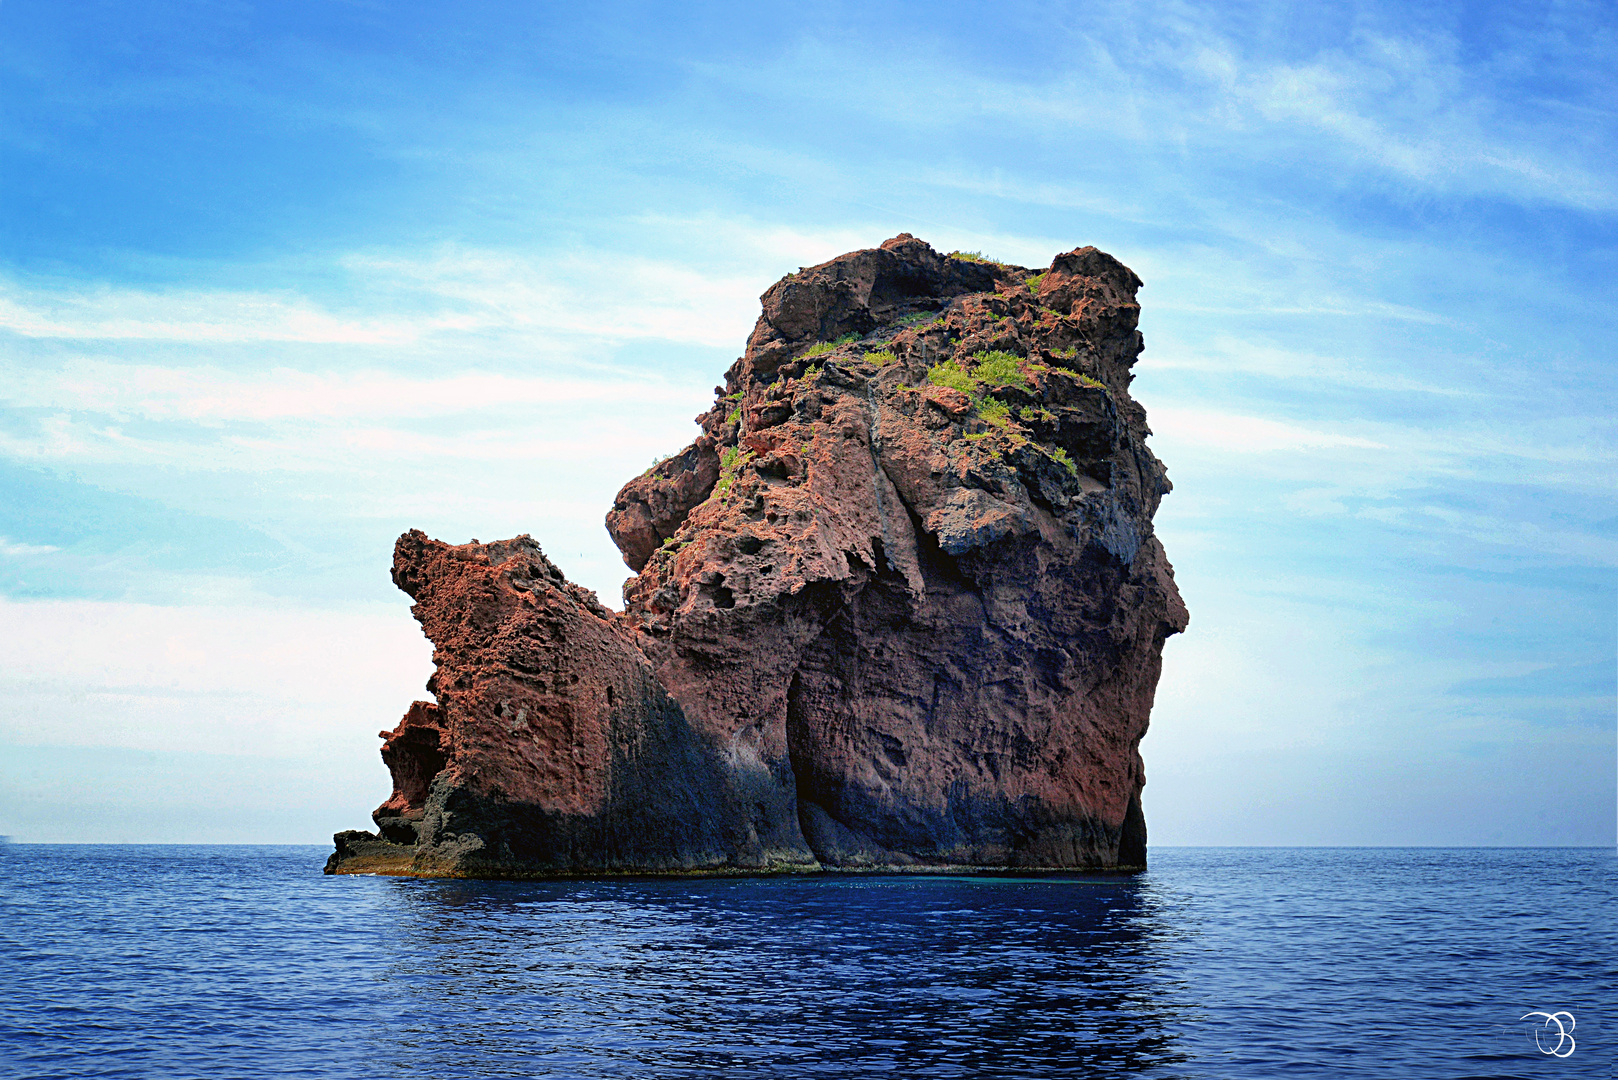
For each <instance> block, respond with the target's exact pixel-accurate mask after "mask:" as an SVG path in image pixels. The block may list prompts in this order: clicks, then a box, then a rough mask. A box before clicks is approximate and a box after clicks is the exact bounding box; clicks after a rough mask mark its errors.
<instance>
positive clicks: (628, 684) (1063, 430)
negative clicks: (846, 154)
mask: <svg viewBox="0 0 1618 1080" xmlns="http://www.w3.org/2000/svg"><path fill="white" fill-rule="evenodd" d="M1139 286H1140V281H1139V279H1138V278H1136V277H1135V275H1134V274H1133V273H1132V272H1131V271H1130V270H1129V269H1128V268H1127V267H1125V266H1123V265H1122V264H1120V263H1118V262H1117V261H1116V260H1114V259H1113V258H1111V257H1110V256H1108V255H1105V254H1103V253H1101V252H1098V251H1096V250H1095V249H1094V248H1081V249H1079V250H1077V251H1073V252H1069V253H1067V254H1064V255H1059V256H1057V258H1056V259H1055V260H1054V261H1053V263H1052V264H1051V267H1050V268H1049V270H1047V271H1045V272H1043V273H1038V274H1036V273H1035V272H1034V271H1031V270H1028V269H1026V268H1022V267H1014V266H1006V265H1002V264H997V263H986V262H978V261H971V260H968V259H962V258H957V257H951V256H945V255H941V254H940V253H938V252H936V251H934V250H933V249H932V248H930V247H929V246H928V245H926V244H925V243H923V242H921V241H919V240H916V239H914V238H912V237H910V236H908V235H902V236H899V237H896V238H895V239H893V240H890V241H888V242H887V243H885V244H883V245H882V247H881V248H877V249H870V250H866V251H859V252H854V253H852V254H850V255H845V256H842V257H840V258H838V259H834V260H832V261H831V262H829V263H825V264H822V265H821V266H817V267H812V268H810V269H807V270H804V271H801V272H800V273H798V274H795V275H791V276H789V277H787V278H785V279H783V280H782V281H780V282H778V283H776V284H775V285H774V286H772V287H771V288H770V289H769V291H767V292H766V293H765V294H764V297H763V305H764V311H763V315H762V317H761V318H760V319H759V322H758V325H757V327H756V328H755V330H754V331H753V334H752V337H751V338H750V339H749V342H748V349H747V354H746V355H745V356H744V357H742V358H741V359H740V360H738V361H737V363H736V364H735V365H734V366H733V367H732V368H731V370H730V371H729V373H728V374H727V376H726V383H725V386H724V387H722V388H718V394H717V398H718V399H717V400H716V401H715V403H714V406H713V407H712V408H711V409H710V410H709V411H708V412H706V413H705V414H703V415H702V416H701V417H699V418H698V423H699V424H700V425H701V428H702V433H701V435H699V437H698V438H697V439H696V440H695V441H694V442H693V443H692V445H691V446H689V447H687V448H686V449H685V450H684V451H683V452H681V453H680V454H677V455H675V456H674V457H672V458H670V459H668V460H666V461H664V462H662V463H660V464H659V465H658V466H656V467H655V468H653V469H652V470H649V471H648V472H647V473H646V474H645V475H643V476H641V477H639V478H637V479H635V480H633V481H631V482H630V483H629V484H627V485H625V487H624V489H623V490H622V491H621V492H620V493H619V495H618V498H617V500H616V501H615V503H614V506H613V509H612V511H611V512H610V513H609V514H608V517H607V525H608V529H609V531H610V532H611V533H612V536H613V538H614V540H615V541H616V542H617V544H618V546H619V549H620V550H621V551H622V552H623V554H624V559H625V562H626V563H627V564H628V565H629V566H630V568H631V569H633V570H635V571H637V574H636V576H635V577H634V578H632V579H631V580H630V581H629V582H627V583H626V585H625V588H624V600H625V609H624V611H623V612H622V613H621V614H620V613H614V612H610V611H608V610H606V609H605V608H603V607H601V606H600V605H599V604H597V603H596V602H595V598H594V596H593V595H591V594H589V593H587V592H585V591H584V590H581V589H579V588H578V587H576V586H573V585H570V584H568V583H567V582H566V581H565V579H564V578H563V577H562V575H561V573H560V571H558V570H557V569H556V568H555V567H554V566H552V565H551V564H550V563H549V561H548V560H546V559H545V557H544V556H543V555H542V554H541V553H540V551H539V549H538V547H537V545H535V544H534V543H533V542H532V541H531V540H529V539H528V538H527V537H520V538H518V539H516V540H512V541H506V542H503V543H500V544H476V543H473V544H468V545H463V546H460V547H450V546H448V545H444V544H440V543H438V542H436V541H432V540H429V539H427V538H426V537H425V536H423V535H421V534H420V533H410V534H407V535H406V536H404V537H401V538H400V541H399V544H398V546H397V548H396V550H395V562H394V579H395V581H396V582H397V583H398V584H399V586H400V587H401V588H403V589H405V591H407V592H409V593H410V594H411V596H412V597H414V598H415V599H416V606H415V608H414V609H413V610H414V611H415V613H416V615H417V618H418V619H420V620H421V622H422V626H423V629H424V630H425V631H426V632H427V635H428V637H429V638H430V639H431V640H432V641H433V643H434V645H435V646H436V649H435V655H434V659H435V662H436V663H437V665H438V671H437V673H436V674H435V675H434V677H433V680H432V681H431V683H430V684H429V689H430V690H431V691H432V692H433V693H434V695H435V696H436V697H437V699H438V701H437V703H436V704H429V703H422V702H418V703H416V704H415V705H414V706H412V708H411V711H410V712H409V713H408V714H407V715H406V717H405V719H404V720H403V721H402V722H401V724H400V726H399V728H398V729H396V730H395V731H394V732H391V733H384V735H385V737H386V739H387V742H386V744H385V747H384V750H383V756H384V760H385V761H386V762H387V763H388V765H389V768H390V769H391V770H392V772H393V776H394V785H395V790H394V794H393V796H392V797H391V798H390V799H389V800H388V801H387V802H385V803H384V804H383V805H382V806H381V807H379V808H378V810H377V812H376V815H375V816H376V820H377V823H378V826H379V828H380V830H381V833H382V836H381V837H373V836H371V834H365V833H345V834H340V836H339V838H338V847H339V851H338V854H337V855H334V856H333V860H332V864H331V866H329V867H328V868H329V869H335V870H344V869H354V870H361V869H371V870H374V869H378V868H384V869H385V868H387V867H385V866H384V865H383V864H385V863H386V862H387V859H388V858H389V853H390V852H392V855H391V857H392V859H393V860H394V861H393V863H392V864H389V865H391V868H392V869H394V870H395V871H398V872H413V873H448V874H455V873H465V874H539V873H590V872H602V871H642V872H657V871H702V870H768V869H812V868H815V867H826V868H873V867H894V868H899V867H903V868H913V869H926V868H947V867H959V866H972V867H1018V868H1025V869H1026V868H1124V867H1138V866H1142V865H1144V862H1145V823H1144V818H1143V817H1142V814H1141V809H1140V792H1141V788H1142V785H1143V783H1144V773H1143V769H1142V764H1141V760H1140V755H1139V752H1138V746H1139V742H1140V739H1141V736H1142V735H1143V734H1144V733H1145V731H1146V724H1147V719H1148V716H1149V714H1150V711H1151V705H1152V697H1153V693H1154V690H1155V688H1156V684H1157V679H1158V673H1159V668H1160V658H1161V653H1162V647H1163V642H1164V640H1165V639H1166V638H1167V637H1168V636H1169V635H1170V634H1174V633H1177V632H1179V631H1180V630H1182V629H1184V627H1185V625H1186V611H1185V608H1184V606H1183V604H1182V603H1181V601H1180V597H1179V594H1178V592H1177V591H1176V589H1175V586H1174V580H1173V574H1172V571H1171V569H1170V567H1169V564H1168V560H1167V559H1166V558H1165V556H1164V553H1163V549H1162V546H1161V545H1160V544H1159V543H1158V541H1157V539H1156V538H1155V536H1153V534H1152V525H1151V522H1152V515H1153V513H1154V512H1155V511H1156V509H1157V505H1158V501H1159V499H1160V498H1161V497H1162V495H1163V494H1164V493H1165V492H1167V491H1168V490H1169V484H1168V480H1167V478H1166V476H1165V474H1164V470H1163V468H1162V466H1161V464H1160V463H1159V462H1158V461H1157V459H1156V458H1155V457H1153V456H1152V453H1151V451H1150V450H1148V449H1147V448H1146V445H1145V441H1144V440H1145V438H1146V436H1147V435H1148V434H1149V432H1148V429H1147V427H1146V418H1145V413H1144V411H1143V410H1142V409H1141V407H1140V406H1139V405H1138V404H1137V403H1136V402H1135V401H1134V400H1133V399H1132V398H1131V397H1130V396H1129V392H1128V386H1129V381H1130V378H1131V375H1130V366H1131V365H1132V364H1133V363H1134V361H1135V359H1136V357H1137V356H1138V355H1139V353H1140V351H1141V347H1142V345H1141V338H1140V335H1139V333H1138V332H1137V331H1136V321H1137V317H1138V315H1139V308H1138V306H1137V305H1136V303H1135V293H1136V290H1137V289H1138V288H1139ZM345 838H347V839H346V840H345ZM345 850H346V851H347V852H348V854H345Z"/></svg>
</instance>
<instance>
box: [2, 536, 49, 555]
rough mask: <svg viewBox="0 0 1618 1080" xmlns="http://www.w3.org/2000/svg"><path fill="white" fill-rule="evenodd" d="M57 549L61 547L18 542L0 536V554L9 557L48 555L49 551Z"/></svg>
mask: <svg viewBox="0 0 1618 1080" xmlns="http://www.w3.org/2000/svg"><path fill="white" fill-rule="evenodd" d="M59 550H61V549H60V548H55V547H52V546H51V545H49V544H19V543H16V542H15V541H12V540H8V539H7V538H6V537H4V536H0V555H4V556H7V557H9V558H26V557H28V556H30V555H49V554H50V553H51V552H53V551H59Z"/></svg>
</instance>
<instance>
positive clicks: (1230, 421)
mask: <svg viewBox="0 0 1618 1080" xmlns="http://www.w3.org/2000/svg"><path fill="white" fill-rule="evenodd" d="M1151 421H1152V428H1153V430H1154V431H1155V432H1157V433H1158V434H1159V435H1161V436H1163V437H1165V438H1168V439H1174V440H1178V441H1181V442H1188V443H1195V444H1202V445H1206V446H1214V447H1218V448H1219V449H1221V450H1234V451H1238V452H1241V453H1253V454H1263V453H1273V452H1275V451H1280V450H1329V449H1343V448H1351V449H1356V450H1386V449H1388V447H1387V444H1385V443H1380V442H1377V441H1376V440H1374V439H1368V438H1365V437H1363V436H1360V435H1346V434H1340V433H1336V432H1330V431H1317V430H1314V429H1311V428H1305V427H1299V426H1297V425H1295V424H1288V423H1283V422H1282V421H1279V420H1267V419H1264V418H1263V417H1258V416H1242V415H1238V414H1236V413H1227V412H1219V411H1216V410H1212V409H1185V408H1172V407H1165V406H1161V405H1159V406H1154V407H1153V409H1152V411H1151Z"/></svg>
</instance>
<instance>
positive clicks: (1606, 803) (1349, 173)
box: [0, 0, 1618, 844]
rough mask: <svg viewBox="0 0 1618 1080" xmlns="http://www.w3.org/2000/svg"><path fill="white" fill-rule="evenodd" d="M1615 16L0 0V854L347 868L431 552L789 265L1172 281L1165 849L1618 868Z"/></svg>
mask: <svg viewBox="0 0 1618 1080" xmlns="http://www.w3.org/2000/svg"><path fill="white" fill-rule="evenodd" d="M1614 56H1618V14H1615V12H1614V10H1613V9H1612V8H1611V6H1610V5H1601V4H1577V3H1571V4H1526V5H1524V4H1510V5H1508V4H1495V5H1487V4H1466V5H1461V4H1450V5H1409V6H1401V5H1391V4H1355V5H1342V4H1318V5H1298V6H1295V7H1294V6H1286V5H1278V4H1268V3H1253V4H1224V3H1221V4H1205V5H1188V4H1151V5H1145V4H1141V5H1132V4H1068V5H1061V4H1016V3H1012V4H1002V5H996V6H993V7H990V8H985V7H982V6H980V5H947V4H936V3H934V4H916V5H880V6H872V5H863V4H862V5H846V6H845V5H835V4H828V5H817V6H813V7H812V9H808V8H805V7H801V6H792V7H786V6H782V7H767V8H761V7H760V6H759V5H735V6H729V5H708V6H701V7H689V6H687V7H682V8H680V9H679V10H678V11H676V10H673V9H672V8H669V7H666V6H652V5H645V6H636V5H588V6H570V7H569V8H567V9H565V10H564V9H563V8H562V6H560V5H558V6H557V7H556V9H554V10H548V9H545V8H543V7H536V6H533V5H515V4H499V3H484V4H461V5H453V6H449V5H428V4H414V5H412V4H380V3H358V2H356V3H319V4H312V3H311V4H297V3H281V4H274V5H255V4H252V3H236V4H223V3H217V2H212V3H206V4H203V3H156V2H146V3H141V4H133V3H102V4H96V3H87V4H82V5H61V4H47V3H44V2H38V0H6V2H5V3H4V4H0V101H4V103H5V104H4V107H3V109H0V350H3V352H0V355H3V356H4V363H5V369H4V370H5V373H6V378H5V379H4V381H3V383H0V493H3V498H0V634H3V636H4V639H5V641H6V642H7V644H6V655H7V663H6V664H5V665H3V666H0V702H3V704H0V832H4V833H10V834H12V835H14V836H16V837H18V838H20V839H27V840H41V841H51V840H61V841H80V840H84V841H95V840H106V841H210V842H212V841H219V842H223V841H230V840H240V841H245V842H259V841H262V842H276V841H289V842H291V841H299V842H302V841H309V842H318V841H321V840H323V839H325V838H326V837H328V836H329V834H330V833H331V832H332V831H333V830H334V829H337V828H346V827H358V826H362V825H364V824H365V822H366V815H367V814H368V812H369V810H370V808H371V807H372V806H374V805H375V804H376V803H378V802H380V801H381V799H382V798H383V797H384V796H385V795H386V793H387V786H388V785H387V781H386V773H385V770H384V769H383V768H382V766H381V764H380V762H379V760H378V759H377V757H376V747H377V739H376V737H375V733H376V732H377V731H378V730H379V729H381V728H387V727H392V726H393V724H394V723H395V722H396V720H397V718H398V716H399V715H400V714H401V713H402V712H403V711H404V708H405V707H406V706H407V705H408V703H409V701H410V700H411V699H412V698H414V697H416V696H420V695H421V694H422V693H423V691H422V690H421V684H422V683H423V681H424V680H425V678H426V676H427V674H428V673H429V671H430V660H429V656H430V652H429V649H428V647H427V645H426V643H425V641H424V640H423V639H422V638H421V635H420V633H419V631H418V630H417V629H416V627H415V624H414V623H413V621H412V620H411V619H410V617H409V615H408V601H407V600H406V599H405V598H404V597H403V596H402V594H398V593H396V592H395V591H394V590H393V588H392V586H391V584H390V583H389V581H388V572H387V571H388V563H389V559H390V551H391V544H392V540H393V538H394V537H395V536H396V535H397V534H398V533H399V532H401V531H403V530H404V529H406V528H411V527H419V528H423V529H425V530H427V531H428V532H430V533H432V534H434V535H436V536H440V537H442V538H444V539H448V540H453V541H464V540H466V539H469V538H471V537H479V538H482V539H485V540H487V539H495V538H499V537H505V536H509V535H513V534H516V533H519V532H529V533H532V534H533V535H534V536H535V537H536V538H537V539H538V540H539V541H540V543H541V544H542V545H543V546H544V547H545V549H546V551H547V552H548V553H549V554H551V555H552V556H553V557H554V558H555V559H556V560H557V561H558V563H559V564H560V565H561V566H562V567H563V568H564V569H566V570H567V571H568V572H569V574H570V575H571V576H573V577H574V579H575V580H578V581H580V582H582V583H584V584H585V585H587V586H589V587H591V588H594V589H596V590H597V591H598V592H600V594H601V595H602V597H603V599H604V600H605V601H607V602H608V603H613V604H616V602H617V597H618V588H619V585H620V583H621V582H622V580H623V578H624V576H625V574H626V571H625V570H624V568H623V567H622V564H621V563H620V562H619V561H618V558H617V554H616V552H615V550H614V549H613V548H612V546H611V544H610V542H609V541H608V539H607V537H606V534H605V531H604V529H603V528H602V526H601V518H602V515H603V513H604V512H605V510H606V509H607V507H608V505H609V504H610V501H611V498H612V495H613V493H614V492H615V491H616V490H617V488H618V486H619V484H621V483H622V482H623V481H624V480H625V479H627V478H628V477H630V476H632V475H634V474H636V473H638V472H639V471H640V470H641V469H643V468H644V467H645V466H646V464H647V463H648V462H649V461H650V460H651V459H652V458H653V457H654V456H656V455H658V454H661V453H666V452H669V451H671V450H674V449H677V448H678V447H680V446H681V445H683V444H684V443H685V442H687V441H688V440H689V439H690V437H691V436H692V435H693V434H694V433H695V428H694V427H693V426H692V424H691V418H692V417H693V416H694V415H695V414H696V413H697V412H698V411H699V410H700V409H701V408H703V407H704V406H705V405H706V404H707V402H708V401H709V399H710V394H711V387H712V386H713V385H714V383H715V382H717V381H719V378H720V375H721V373H722V372H723V370H724V368H725V367H726V366H728V364H729V363H730V361H731V360H732V359H734V357H735V356H736V355H738V354H739V352H740V350H741V348H742V344H743V342H744V340H745V337H746V334H747V332H748V330H749V329H750V327H751V325H752V321H753V319H754V318H755V317H756V315H757V297H758V294H759V293H761V292H762V291H763V290H764V288H765V287H766V286H768V285H769V284H770V283H771V282H772V281H774V280H775V279H776V278H778V277H779V276H780V275H781V274H782V273H784V272H787V271H789V270H793V269H796V268H797V267H798V266H801V265H808V264H810V263H814V262H819V261H821V260H823V259H826V258H829V257H831V256H833V255H836V254H838V253H840V252H843V251H846V250H850V249H853V248H856V247H866V246H871V245H874V244H876V243H879V242H880V241H881V240H883V239H885V238H887V237H889V236H892V235H894V234H896V233H898V232H900V231H909V232H913V233H915V234H916V235H918V236H921V237H923V238H924V239H927V240H929V241H930V242H931V243H933V244H934V245H935V246H937V247H940V248H942V249H944V250H951V249H955V248H964V249H969V250H982V251H986V252H988V253H989V254H991V255H994V256H997V257H999V258H1003V259H1007V260H1010V261H1015V262H1021V263H1024V264H1026V265H1034V266H1037V265H1044V264H1046V263H1047V262H1048V261H1049V259H1050V257H1051V256H1052V255H1053V254H1055V253H1056V252H1058V251H1063V250H1068V249H1070V248H1073V247H1076V246H1080V245H1083V244H1095V245H1097V246H1099V247H1101V248H1103V249H1105V250H1107V251H1110V252H1112V253H1113V254H1115V255H1117V256H1118V257H1119V258H1121V259H1123V260H1124V261H1125V262H1126V263H1128V264H1129V265H1130V266H1132V267H1133V268H1134V269H1135V270H1136V271H1137V272H1138V273H1139V274H1140V275H1141V276H1142V277H1143V278H1144V279H1145V280H1146V283H1147V284H1146V288H1145V289H1144V290H1143V292H1142V294H1141V299H1142V302H1143V305H1144V314H1143V317H1142V327H1143V330H1144V333H1145V335H1146V342H1147V352H1146V354H1145V357H1144V358H1143V360H1142V362H1141V364H1140V365H1139V367H1138V368H1137V379H1136V382H1135V386H1134V392H1135V394H1136V396H1137V397H1138V398H1139V399H1140V400H1141V401H1142V402H1143V403H1144V404H1145V405H1146V407H1147V409H1148V412H1149V415H1150V417H1151V423H1152V427H1153V429H1154V431H1155V434H1154V436H1153V439H1152V444H1153V446H1154V448H1155V449H1156V452H1157V453H1158V455H1159V456H1160V457H1162V458H1163V459H1164V460H1165V461H1166V462H1167V464H1168V466H1169V471H1170V475H1171V477H1172V478H1173V479H1174V481H1175V484H1176V490H1175V492H1174V493H1173V494H1172V495H1171V496H1169V497H1168V498H1167V499H1166V500H1165V502H1164V504H1163V509H1162V511H1161V512H1160V514H1159V518H1158V528H1159V532H1160V534H1161V535H1162V537H1163V538H1164V542H1165V544H1166V546H1167V548H1168V551H1169V555H1170V557H1171V559H1172V560H1173V562H1174V564H1175V566H1176V569H1177V572H1178V577H1179V582H1180V585H1181V589H1182V591H1183V592H1184V594H1185V596H1186V599H1187V601H1188V603H1189V604H1190V607H1191V611H1192V624H1191V629H1190V632H1189V633H1188V634H1186V635H1184V636H1183V637H1180V638H1176V639H1174V640H1173V641H1171V642H1170V644H1169V646H1168V649H1167V652H1166V657H1165V673H1164V679H1163V683H1162V686H1161V688H1160V692H1159V704H1158V709H1157V711H1156V713H1155V715H1154V719H1153V729H1152V731H1151V733H1150V734H1149V735H1148V736H1147V739H1146V742H1145V744H1144V747H1143V749H1144V752H1145V755H1146V760H1147V768H1148V787H1147V793H1146V808H1147V816H1148V821H1149V824H1150V827H1151V830H1152V836H1153V839H1154V842H1158V843H1214V844H1611V843H1613V842H1614V840H1615V797H1618V793H1615V770H1618V743H1615V722H1614V713H1615V707H1614V695H1615V687H1614V682H1615V669H1618V656H1615V636H1618V573H1615V566H1618V453H1615V449H1618V447H1615V443H1618V438H1615V426H1614V422H1613V416H1614V414H1615V413H1618V390H1615V387H1618V380H1615V378H1614V359H1615V358H1614V349H1613V346H1612V342H1613V341H1614V340H1615V331H1618V314H1615V312H1618V305H1615V303H1614V300H1615V291H1618V290H1615V286H1614V282H1615V281H1618V153H1615V149H1618V118H1615V107H1614V102H1618V65H1615V64H1613V62H1612V58H1613V57H1614Z"/></svg>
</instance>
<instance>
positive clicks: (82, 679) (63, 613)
mask: <svg viewBox="0 0 1618 1080" xmlns="http://www.w3.org/2000/svg"><path fill="white" fill-rule="evenodd" d="M0 638H3V639H4V640H5V641H6V643H7V645H6V648H7V657H6V664H5V667H4V669H3V670H0V740H3V741H5V742H10V743H14V744H27V745H46V746H116V747H125V748H131V749H141V750H181V751H196V752H200V753H217V754H249V755H251V754H285V753H299V754H302V753H306V752H308V751H309V750H310V749H311V748H318V747H319V746H321V745H322V744H323V743H324V742H326V741H330V740H335V741H337V742H342V741H345V740H348V739H349V738H350V736H351V734H352V730H354V729H366V728H369V729H370V730H371V731H373V732H374V731H377V730H381V729H382V728H384V727H387V728H391V727H392V726H393V725H394V724H395V723H396V722H397V720H398V717H399V716H400V715H402V714H403V712H404V710H405V709H406V708H407V707H408V706H409V704H410V702H411V701H412V700H414V699H416V698H422V697H426V696H427V694H426V691H425V690H424V689H423V688H422V687H423V685H424V683H425V681H426V678H427V676H428V675H429V674H430V673H431V671H432V665H431V651H432V650H431V646H430V645H429V644H428V643H427V641H426V639H425V638H424V637H423V636H422V634H421V631H420V629H419V628H418V627H417V626H416V624H415V622H414V620H412V619H411V617H410V615H409V613H408V612H407V611H406V610H405V606H404V602H403V601H401V603H400V604H399V605H398V606H397V609H396V610H393V611H386V612H384V611H332V610H319V609H310V608H296V607H287V606H281V607H263V606H252V607H242V606H223V607H214V606H208V607H178V608H173V607H155V606H150V605H145V604H130V603H107V602H98V601H88V600H54V601H30V602H16V601H9V600H5V599H0ZM379 768H380V767H379Z"/></svg>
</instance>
